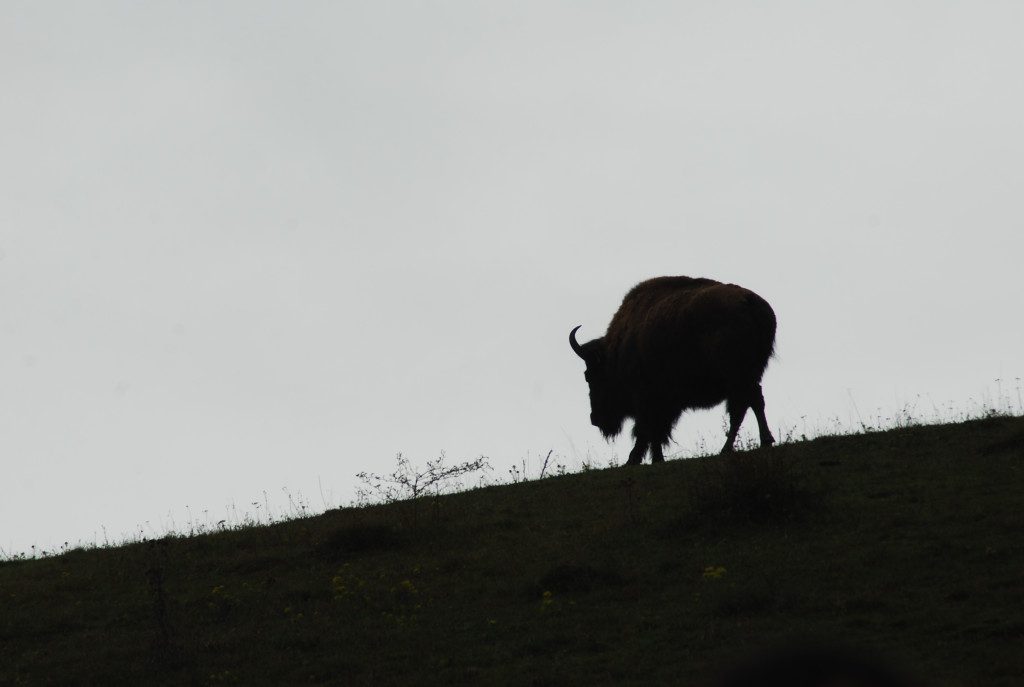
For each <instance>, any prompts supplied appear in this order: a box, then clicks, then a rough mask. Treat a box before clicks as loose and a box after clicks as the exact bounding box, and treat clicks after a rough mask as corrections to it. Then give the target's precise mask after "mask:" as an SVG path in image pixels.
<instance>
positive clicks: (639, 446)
mask: <svg viewBox="0 0 1024 687" xmlns="http://www.w3.org/2000/svg"><path fill="white" fill-rule="evenodd" d="M645 455H647V440H646V439H643V438H641V437H639V436H638V437H637V438H636V443H635V444H633V450H632V451H630V452H629V458H628V459H627V460H626V465H639V464H640V463H642V462H644V456H645Z"/></svg>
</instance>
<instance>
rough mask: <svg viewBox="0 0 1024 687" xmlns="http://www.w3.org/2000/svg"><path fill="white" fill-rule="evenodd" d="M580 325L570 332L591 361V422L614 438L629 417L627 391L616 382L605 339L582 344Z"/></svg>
mask: <svg viewBox="0 0 1024 687" xmlns="http://www.w3.org/2000/svg"><path fill="white" fill-rule="evenodd" d="M581 326H582V325H581ZM579 328H580V327H579V326H577V327H576V328H575V329H573V330H572V331H571V332H569V345H570V346H572V350H573V351H574V352H575V353H576V355H578V356H579V357H580V358H582V359H583V362H585V363H586V364H587V371H586V372H584V373H583V377H584V379H586V380H587V385H588V386H589V387H590V424H592V425H594V426H595V427H597V428H598V429H599V430H601V434H603V435H604V436H605V438H606V439H610V438H612V437H614V436H616V435H617V434H618V433H619V432H621V431H622V423H623V422H624V421H625V420H626V410H625V407H624V403H623V395H622V393H621V392H620V391H619V388H618V386H619V385H618V384H617V383H616V382H615V377H614V371H613V370H612V369H611V366H610V365H608V361H607V350H606V347H605V343H604V339H603V338H600V339H594V340H593V341H588V342H587V343H585V344H580V343H579V342H578V341H576V330H577V329H579Z"/></svg>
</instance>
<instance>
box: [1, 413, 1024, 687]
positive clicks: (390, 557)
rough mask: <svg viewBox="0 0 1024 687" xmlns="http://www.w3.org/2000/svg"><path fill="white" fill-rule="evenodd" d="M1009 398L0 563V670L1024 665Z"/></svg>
mask: <svg viewBox="0 0 1024 687" xmlns="http://www.w3.org/2000/svg"><path fill="white" fill-rule="evenodd" d="M1022 494H1024V419H1021V418H1010V417H994V418H989V419H982V420H974V421H969V422H964V423H959V424H953V425H942V426H920V427H914V426H910V427H904V428H900V429H895V430H891V431H887V432H875V433H869V434H863V435H855V436H841V437H824V438H819V439H815V440H811V441H805V442H799V443H790V444H785V445H782V446H777V447H775V448H773V449H770V450H767V451H748V452H743V453H739V454H736V455H734V456H727V457H717V456H716V457H708V458H699V459H693V460H680V461H669V462H667V463H664V464H661V465H656V466H649V465H648V466H643V467H639V468H628V469H627V468H614V469H603V470H599V469H594V470H589V471H587V472H584V473H582V474H570V475H557V476H553V477H550V478H546V479H543V480H539V481H530V482H522V483H519V484H513V485H505V486H494V487H487V488H483V489H476V490H472V491H467V492H463V493H456V494H450V495H446V496H441V497H436V498H435V497H424V498H421V499H418V500H416V501H398V502H394V503H389V504H384V505H375V506H367V507H361V508H346V509H339V510H333V511H329V512H327V513H325V514H323V515H319V516H316V517H309V518H302V519H297V520H293V521H290V522H282V523H277V524H274V525H271V526H264V527H252V528H245V529H236V530H226V531H221V532H211V533H207V534H203V535H200V536H191V537H184V536H182V537H166V538H162V539H158V540H151V541H147V542H140V543H135V544H131V545H126V546H120V547H114V548H101V549H74V550H68V551H65V552H63V553H61V554H60V555H54V556H50V557H46V558H40V559H14V560H7V561H4V562H0V685H7V684H12V685H13V684H25V685H47V684H61V685H63V684H167V685H172V684H173V685H177V684H188V683H191V684H244V685H251V684H352V685H360V684H375V685H378V684H465V683H476V684H499V685H500V684H535V685H544V684H558V685H562V684H569V685H572V684H651V683H672V684H707V683H708V681H709V680H711V678H712V676H715V675H718V674H719V673H720V672H721V671H722V669H723V668H725V667H728V666H731V665H733V664H735V662H736V661H737V660H740V659H742V658H744V657H749V656H753V655H756V654H757V652H758V651H760V650H762V649H764V648H765V647H771V646H774V645H778V644H790V645H792V643H793V642H795V641H799V640H800V639H801V638H803V639H807V638H814V639H815V640H817V641H819V642H823V643H826V644H827V643H835V644H841V645H842V646H844V647H848V648H850V649H852V650H855V651H858V652H865V653H869V654H874V655H880V656H883V657H884V658H885V659H886V660H887V661H888V662H890V663H892V664H896V665H899V666H901V667H902V668H903V669H904V670H905V671H907V672H909V673H911V674H913V675H916V676H918V677H920V678H922V679H924V680H925V681H926V684H932V685H978V684H985V685H1016V684H1020V679H1021V676H1022V675H1024V539H1022V538H1021V532H1022V531H1024V513H1022V510H1021V501H1022Z"/></svg>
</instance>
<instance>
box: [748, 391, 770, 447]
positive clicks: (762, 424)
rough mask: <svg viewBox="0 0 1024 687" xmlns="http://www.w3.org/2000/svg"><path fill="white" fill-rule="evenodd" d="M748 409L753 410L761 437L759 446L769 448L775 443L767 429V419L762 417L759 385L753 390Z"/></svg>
mask: <svg viewBox="0 0 1024 687" xmlns="http://www.w3.org/2000/svg"><path fill="white" fill-rule="evenodd" d="M750 407H751V408H752V409H753V410H754V417H756V418H757V431H758V434H760V435H761V446H771V445H772V444H774V443H775V437H773V436H772V432H771V430H770V429H768V419H767V418H766V417H765V416H764V394H763V393H762V392H761V385H760V384H758V385H757V387H756V388H755V389H754V397H753V399H752V400H751V403H750Z"/></svg>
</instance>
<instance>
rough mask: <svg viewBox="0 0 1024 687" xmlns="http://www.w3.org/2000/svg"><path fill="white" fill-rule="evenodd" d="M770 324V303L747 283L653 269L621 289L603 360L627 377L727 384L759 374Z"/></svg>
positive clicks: (771, 337)
mask: <svg viewBox="0 0 1024 687" xmlns="http://www.w3.org/2000/svg"><path fill="white" fill-rule="evenodd" d="M775 328H776V321H775V313H774V311H773V310H772V308H771V306H770V305H768V303H767V302H766V301H765V300H764V299H763V298H761V297H760V296H758V295H757V294H756V293H754V292H753V291H750V290H748V289H745V288H743V287H741V286H737V285H735V284H723V283H721V282H717V281H714V280H712V279H694V278H690V277H658V278H656V279H651V280H648V281H645V282H641V283H640V284H637V285H636V286H635V287H634V288H633V289H632V290H630V292H629V293H628V294H626V297H625V298H624V299H623V301H622V305H621V306H620V307H619V310H618V312H616V314H615V316H614V317H613V318H612V321H611V323H610V324H609V326H608V331H607V333H606V334H605V342H606V345H607V347H608V348H607V350H608V355H609V359H610V360H609V362H610V363H611V364H612V365H613V366H614V367H615V369H616V370H617V371H618V373H619V375H620V376H621V377H622V378H623V379H625V380H627V381H629V380H635V381H636V382H638V383H642V384H658V383H660V382H670V383H673V384H676V383H684V384H706V385H708V384H710V385H713V386H715V387H719V386H724V387H728V386H733V385H735V384H741V383H748V382H749V381H751V380H752V381H759V380H760V378H761V375H762V374H763V373H764V369H765V367H766V366H767V364H768V360H769V358H771V356H772V352H773V350H774V345H775ZM714 393H717V389H716V390H715V391H714ZM714 393H713V394H712V395H714Z"/></svg>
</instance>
